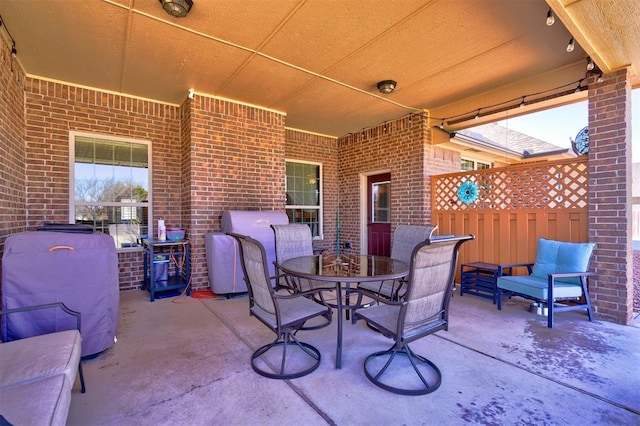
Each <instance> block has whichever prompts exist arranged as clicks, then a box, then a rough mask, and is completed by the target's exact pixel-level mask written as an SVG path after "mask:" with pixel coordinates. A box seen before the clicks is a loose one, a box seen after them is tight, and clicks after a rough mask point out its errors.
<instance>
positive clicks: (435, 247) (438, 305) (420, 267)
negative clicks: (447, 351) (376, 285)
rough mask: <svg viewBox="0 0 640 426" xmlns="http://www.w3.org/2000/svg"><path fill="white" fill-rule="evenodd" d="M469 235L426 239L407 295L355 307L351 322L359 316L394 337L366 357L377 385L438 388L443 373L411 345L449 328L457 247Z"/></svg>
mask: <svg viewBox="0 0 640 426" xmlns="http://www.w3.org/2000/svg"><path fill="white" fill-rule="evenodd" d="M474 238H475V237H474V236H473V235H465V236H458V237H446V238H438V239H433V240H432V239H428V240H427V241H424V242H422V243H420V244H418V245H417V246H416V247H415V248H414V250H413V253H412V255H411V261H410V268H409V278H408V280H407V284H406V294H405V296H404V297H403V298H402V300H401V301H394V300H389V299H387V298H385V297H379V296H376V297H377V299H378V301H379V302H380V303H379V304H377V305H373V306H371V307H367V308H362V309H357V310H356V311H355V313H354V314H353V322H354V323H355V322H356V321H358V320H360V319H362V320H364V321H366V322H367V324H369V325H370V326H372V327H374V328H375V329H376V330H377V331H378V332H380V333H382V334H383V335H384V336H385V337H388V338H390V339H393V340H394V344H393V346H391V348H389V349H388V350H386V351H381V352H375V353H373V354H371V355H369V356H368V357H367V358H366V359H365V361H364V372H365V375H366V376H367V378H368V379H369V380H370V381H371V382H373V383H374V384H375V385H376V386H379V387H381V388H382V389H385V390H388V391H390V392H393V393H398V394H402V395H424V394H428V393H431V392H433V391H435V390H436V389H438V387H439V386H440V383H441V381H442V374H441V373H440V370H439V369H438V367H437V366H436V365H435V364H434V363H433V362H431V361H429V360H428V359H427V358H425V357H423V356H421V355H418V354H416V353H414V352H413V351H412V350H411V348H410V347H409V344H410V343H412V342H414V341H416V340H418V339H421V338H423V337H425V336H428V335H430V334H432V333H435V332H436V331H439V330H447V329H448V326H449V302H450V300H451V297H450V295H451V290H452V289H453V281H454V278H455V275H456V269H457V267H456V263H457V260H458V251H459V249H460V246H461V245H462V244H464V243H465V242H466V241H469V240H472V239H474Z"/></svg>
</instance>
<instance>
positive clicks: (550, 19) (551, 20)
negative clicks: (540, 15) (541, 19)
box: [547, 9, 556, 27]
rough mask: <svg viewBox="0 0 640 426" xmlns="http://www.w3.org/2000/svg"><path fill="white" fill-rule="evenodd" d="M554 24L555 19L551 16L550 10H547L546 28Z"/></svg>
mask: <svg viewBox="0 0 640 426" xmlns="http://www.w3.org/2000/svg"><path fill="white" fill-rule="evenodd" d="M555 23H556V17H555V16H554V15H553V12H552V11H551V9H549V11H548V12H547V27H550V26H552V25H553V24H555Z"/></svg>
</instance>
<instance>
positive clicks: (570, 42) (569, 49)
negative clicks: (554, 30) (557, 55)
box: [567, 37, 576, 53]
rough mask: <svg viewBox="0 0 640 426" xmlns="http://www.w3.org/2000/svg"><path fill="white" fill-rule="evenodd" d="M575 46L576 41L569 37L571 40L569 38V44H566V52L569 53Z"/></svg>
mask: <svg viewBox="0 0 640 426" xmlns="http://www.w3.org/2000/svg"><path fill="white" fill-rule="evenodd" d="M575 48H576V42H575V41H573V37H571V40H569V44H567V52H569V53H571V52H573V49H575Z"/></svg>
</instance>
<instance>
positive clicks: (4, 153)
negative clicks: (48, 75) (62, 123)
mask: <svg viewBox="0 0 640 426" xmlns="http://www.w3.org/2000/svg"><path fill="white" fill-rule="evenodd" d="M24 79H25V77H24V73H23V72H22V69H21V68H20V67H19V66H18V63H17V62H16V60H15V59H14V58H13V57H12V56H11V53H10V51H9V49H8V48H7V44H6V43H1V42H0V99H2V102H0V158H1V159H2V161H0V256H1V255H2V253H3V251H4V241H5V239H6V237H7V236H8V235H11V234H14V233H17V232H23V231H25V230H26V220H25V216H26V207H25V194H26V186H25V176H26V170H25V152H24V131H25V127H24V91H23V85H24ZM1 273H2V266H0V274H1Z"/></svg>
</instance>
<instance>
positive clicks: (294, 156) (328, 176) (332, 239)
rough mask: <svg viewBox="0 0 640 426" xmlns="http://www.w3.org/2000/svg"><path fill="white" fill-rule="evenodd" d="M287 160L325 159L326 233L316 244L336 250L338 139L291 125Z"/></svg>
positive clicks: (318, 246) (317, 246) (288, 135)
mask: <svg viewBox="0 0 640 426" xmlns="http://www.w3.org/2000/svg"><path fill="white" fill-rule="evenodd" d="M285 139H286V144H285V157H286V159H287V160H298V161H310V162H314V163H322V176H321V179H322V190H323V194H322V195H323V200H322V207H323V218H322V220H323V236H324V238H323V239H322V240H321V241H314V247H316V248H326V249H328V250H331V251H333V250H335V244H336V210H337V208H338V141H337V139H336V138H332V137H328V136H321V135H317V134H313V133H306V132H301V131H296V130H292V129H286V131H285Z"/></svg>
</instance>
